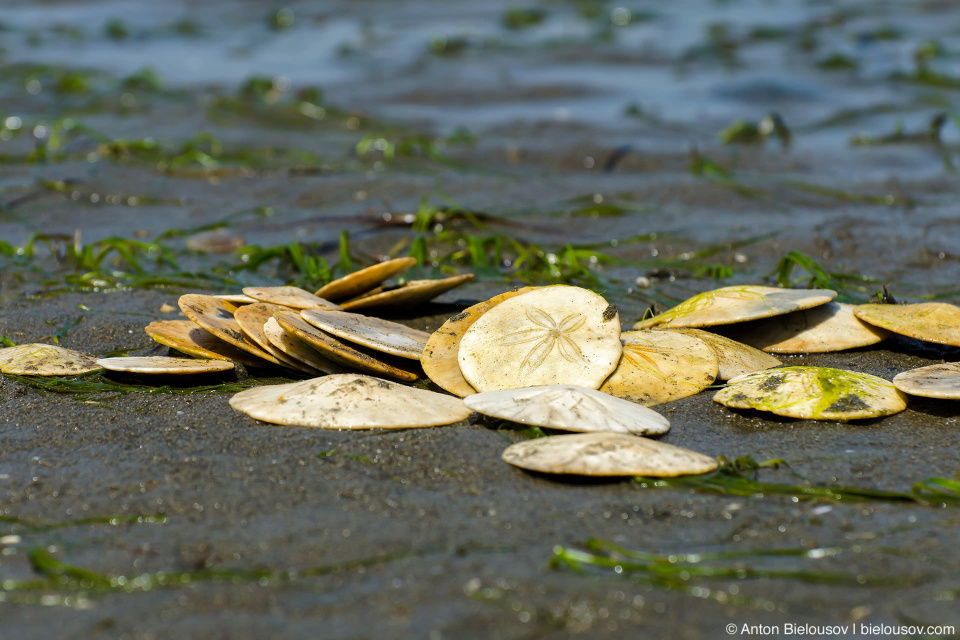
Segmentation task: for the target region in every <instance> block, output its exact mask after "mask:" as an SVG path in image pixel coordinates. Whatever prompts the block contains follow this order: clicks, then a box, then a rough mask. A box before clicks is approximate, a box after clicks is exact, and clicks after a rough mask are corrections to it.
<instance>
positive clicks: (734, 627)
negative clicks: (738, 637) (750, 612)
mask: <svg viewBox="0 0 960 640" xmlns="http://www.w3.org/2000/svg"><path fill="white" fill-rule="evenodd" d="M736 632H737V625H735V624H733V623H732V622H731V623H730V624H728V625H727V634H729V635H731V636H732V635H733V634H735V633H736Z"/></svg>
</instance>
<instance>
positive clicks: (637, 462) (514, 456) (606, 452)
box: [503, 433, 717, 478]
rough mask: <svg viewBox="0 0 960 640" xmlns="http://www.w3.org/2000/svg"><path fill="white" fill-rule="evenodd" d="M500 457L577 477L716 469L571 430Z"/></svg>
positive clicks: (635, 441)
mask: <svg viewBox="0 0 960 640" xmlns="http://www.w3.org/2000/svg"><path fill="white" fill-rule="evenodd" d="M503 459H504V461H506V462H508V463H509V464H512V465H514V466H516V467H520V468H522V469H528V470H530V471H539V472H541V473H563V474H575V475H582V476H653V477H664V478H671V477H674V476H682V475H691V474H700V473H707V472H709V471H713V470H714V469H716V468H717V461H716V460H714V459H713V458H711V457H710V456H705V455H703V454H702V453H696V452H695V451H690V450H689V449H683V448H681V447H675V446H672V445H669V444H664V443H663V442H657V441H656V440H649V439H647V438H638V437H636V436H629V435H624V434H621V433H577V434H574V435H562V436H550V437H548V438H536V439H534V440H526V441H524V442H518V443H516V444H513V445H510V446H509V447H507V450H506V451H504V452H503Z"/></svg>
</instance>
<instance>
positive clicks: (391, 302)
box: [342, 273, 474, 311]
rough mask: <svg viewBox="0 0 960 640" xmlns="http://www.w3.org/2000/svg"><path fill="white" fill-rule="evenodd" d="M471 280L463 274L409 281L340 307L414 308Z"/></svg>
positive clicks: (468, 274) (470, 276)
mask: <svg viewBox="0 0 960 640" xmlns="http://www.w3.org/2000/svg"><path fill="white" fill-rule="evenodd" d="M473 278H474V275H473V274H472V273H465V274H462V275H459V276H451V277H449V278H443V279H440V280H410V281H409V282H405V283H404V284H402V285H400V286H399V287H396V288H394V289H386V290H382V291H379V292H377V293H374V294H369V295H363V296H360V297H358V298H354V299H352V300H347V301H345V302H343V303H342V306H343V308H344V309H349V310H351V311H358V310H360V309H382V308H385V307H406V306H414V305H418V304H423V303H424V302H428V301H430V300H433V299H434V298H436V297H437V296H439V295H442V294H444V293H446V292H447V291H450V290H451V289H453V288H455V287H459V286H460V285H462V284H463V283H465V282H469V281H470V280H473Z"/></svg>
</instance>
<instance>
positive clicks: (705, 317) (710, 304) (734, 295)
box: [633, 285, 837, 329]
mask: <svg viewBox="0 0 960 640" xmlns="http://www.w3.org/2000/svg"><path fill="white" fill-rule="evenodd" d="M836 297H837V292H836V291H829V290H827V289H778V288H776V287H760V286H755V285H737V286H733V287H723V288H722V289H715V290H713V291H707V292H705V293H701V294H698V295H695V296H693V297H692V298H689V299H687V300H685V301H683V302H681V303H680V304H678V305H677V306H675V307H674V308H672V309H670V310H669V311H665V312H663V313H661V314H660V315H658V316H654V317H653V318H648V319H647V320H641V321H640V322H638V323H637V324H636V325H634V327H633V328H634V329H653V328H655V327H662V328H670V327H708V326H712V325H718V324H733V323H735V322H746V321H747V320H757V319H759V318H769V317H771V316H776V315H780V314H782V313H790V312H791V311H799V310H800V309H809V308H811V307H816V306H817V305H821V304H826V303H828V302H830V301H831V300H833V299H834V298H836Z"/></svg>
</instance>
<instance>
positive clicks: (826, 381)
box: [713, 367, 907, 421]
mask: <svg viewBox="0 0 960 640" xmlns="http://www.w3.org/2000/svg"><path fill="white" fill-rule="evenodd" d="M713 399H714V401H715V402H719V403H720V404H723V405H725V406H727V407H732V408H734V409H758V410H760V411H770V412H772V413H775V414H777V415H780V416H786V417H789V418H804V419H808V420H840V421H846V420H860V419H863V418H877V417H880V416H887V415H890V414H893V413H897V412H900V411H903V410H904V409H906V408H907V403H906V399H905V397H904V396H903V394H902V393H900V391H898V390H897V388H896V387H894V386H893V384H892V383H890V382H888V381H886V380H884V379H883V378H878V377H877V376H872V375H870V374H867V373H856V372H854V371H845V370H843V369H831V368H828V367H782V368H780V369H767V370H766V371H757V372H755V373H748V374H746V375H743V376H740V377H738V378H734V379H733V380H731V381H730V382H728V383H727V386H726V388H725V389H722V390H721V391H719V392H718V393H717V394H716V395H715V396H714V397H713Z"/></svg>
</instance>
